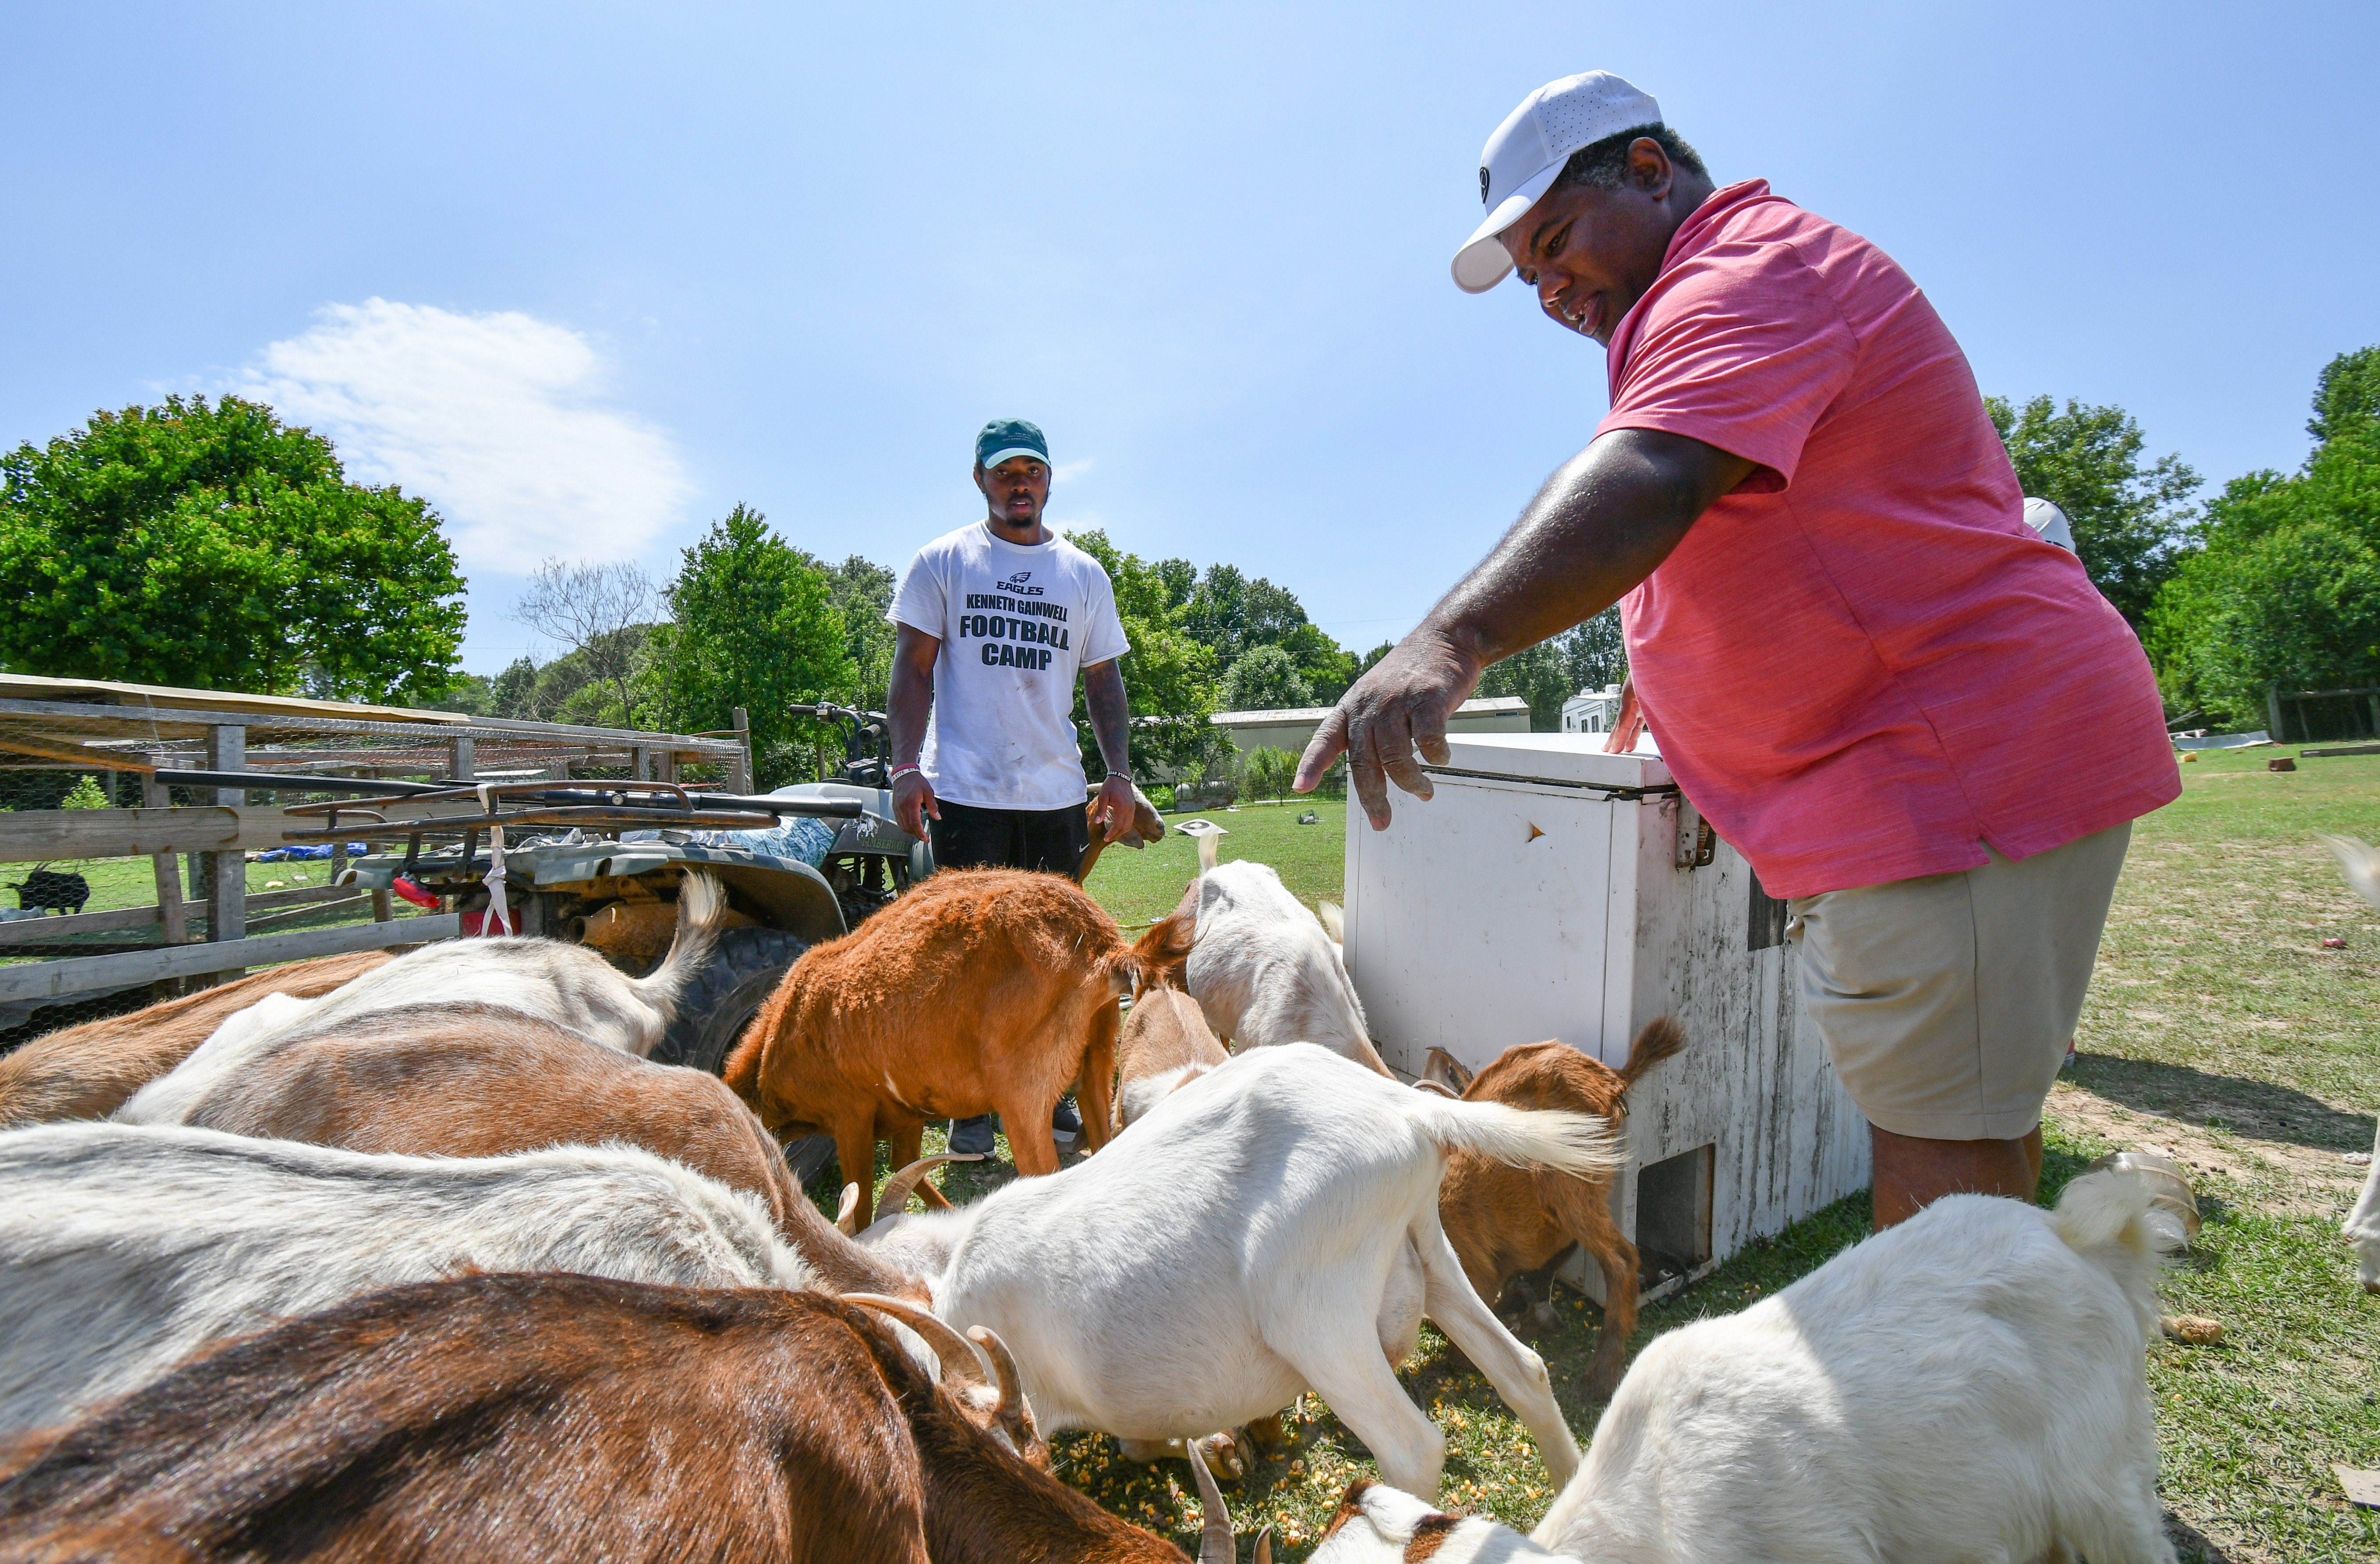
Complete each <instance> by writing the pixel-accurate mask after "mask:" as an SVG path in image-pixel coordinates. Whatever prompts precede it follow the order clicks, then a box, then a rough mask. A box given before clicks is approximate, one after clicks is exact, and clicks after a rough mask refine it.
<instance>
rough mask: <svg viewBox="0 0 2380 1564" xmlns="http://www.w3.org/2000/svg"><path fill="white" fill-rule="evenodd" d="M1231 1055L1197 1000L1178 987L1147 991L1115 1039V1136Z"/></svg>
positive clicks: (1143, 990)
mask: <svg viewBox="0 0 2380 1564" xmlns="http://www.w3.org/2000/svg"><path fill="white" fill-rule="evenodd" d="M1231 1057H1232V1056H1231V1055H1230V1054H1228V1053H1226V1052H1224V1051H1223V1045H1222V1043H1221V1042H1220V1041H1219V1040H1217V1038H1216V1037H1215V1032H1214V1028H1212V1027H1210V1026H1208V1024H1207V1015H1206V1012H1204V1011H1201V1010H1200V1009H1199V1008H1198V1001H1197V1000H1194V999H1192V998H1191V997H1190V996H1189V995H1187V994H1185V993H1184V992H1183V991H1182V990H1181V989H1179V988H1163V987H1159V988H1144V989H1142V990H1141V991H1140V997H1139V998H1138V999H1135V1000H1133V1001H1132V1011H1131V1012H1130V1013H1129V1014H1127V1015H1126V1016H1125V1017H1124V1018H1123V1035H1122V1036H1121V1037H1118V1038H1117V1039H1116V1094H1115V1113H1114V1126H1115V1130H1116V1133H1117V1134H1123V1130H1124V1128H1125V1126H1127V1125H1129V1124H1130V1123H1132V1122H1133V1121H1135V1120H1136V1119H1138V1118H1139V1117H1140V1116H1141V1115H1142V1114H1144V1113H1147V1111H1148V1110H1149V1109H1152V1108H1155V1107H1156V1106H1157V1105H1158V1104H1159V1103H1160V1102H1161V1101H1163V1100H1164V1098H1165V1097H1166V1095H1167V1094H1168V1093H1170V1092H1172V1091H1173V1090H1174V1089H1175V1088H1177V1087H1180V1086H1184V1085H1188V1084H1189V1083H1190V1082H1192V1081H1195V1080H1196V1079H1197V1078H1198V1077H1199V1076H1201V1075H1203V1074H1205V1073H1207V1072H1208V1071H1209V1070H1212V1069H1214V1068H1215V1067H1216V1066H1217V1065H1220V1064H1221V1063H1223V1062H1224V1061H1227V1060H1229V1059H1230V1058H1231Z"/></svg>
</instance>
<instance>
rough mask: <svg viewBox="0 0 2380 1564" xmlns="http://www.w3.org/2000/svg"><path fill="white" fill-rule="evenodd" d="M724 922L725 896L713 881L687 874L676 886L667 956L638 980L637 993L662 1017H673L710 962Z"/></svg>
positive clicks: (714, 879) (700, 875)
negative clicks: (672, 932) (682, 996)
mask: <svg viewBox="0 0 2380 1564" xmlns="http://www.w3.org/2000/svg"><path fill="white" fill-rule="evenodd" d="M726 918H727V892H726V891H724V890H722V888H721V886H720V883H719V881H718V879H716V878H714V877H713V876H710V875H707V874H689V875H687V876H686V877H685V878H684V879H680V880H679V881H678V882H677V933H676V935H675V936H674V938H672V939H671V940H670V948H669V954H668V956H667V957H665V958H664V959H663V960H662V964H661V965H659V966H657V967H655V968H654V969H653V973H652V976H650V977H642V978H638V979H637V996H638V997H639V998H641V999H642V1000H645V1002H646V1003H648V1004H650V1005H651V1006H652V1007H653V1008H654V1009H656V1010H659V1011H661V1012H662V1013H663V1014H665V1015H669V1016H673V1017H674V1016H675V1014H676V1013H677V1000H678V996H679V995H680V994H682V993H684V992H685V991H686V984H687V983H688V982H690V981H692V980H693V977H694V975H695V974H696V973H698V972H700V971H701V970H702V967H703V964H704V963H705V962H708V961H709V960H710V952H711V949H712V947H714V946H716V945H717V944H718V943H719V929H720V926H721V925H722V923H724V922H725V921H726Z"/></svg>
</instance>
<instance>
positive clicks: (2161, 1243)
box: [2049, 1168, 2185, 1332]
mask: <svg viewBox="0 0 2380 1564" xmlns="http://www.w3.org/2000/svg"><path fill="white" fill-rule="evenodd" d="M2151 1194H2152V1191H2151V1190H2150V1188H2149V1183H2148V1181H2147V1180H2146V1179H2144V1178H2143V1177H2142V1176H2141V1175H2140V1174H2138V1173H2134V1172H2130V1171H2127V1170H2123V1169H2120V1168H2104V1169H2101V1170H2099V1171H2097V1172H2095V1173H2085V1174H2083V1176H2082V1177H2081V1178H2078V1179H2076V1180H2075V1181H2074V1182H2072V1183H2070V1184H2068V1185H2067V1186H2066V1189H2065V1192H2064V1193H2063V1194H2059V1195H2058V1208H2057V1209H2056V1210H2055V1211H2053V1212H2051V1213H2050V1217H2049V1225H2050V1227H2051V1229H2052V1231H2055V1232H2056V1233H2057V1234H2058V1237H2059V1238H2060V1239H2062V1240H2064V1241H2065V1243H2066V1246H2067V1247H2068V1248H2069V1249H2071V1250H2073V1251H2074V1252H2075V1253H2076V1254H2077V1255H2082V1256H2083V1258H2084V1259H2085V1260H2088V1261H2090V1262H2091V1263H2092V1264H2093V1265H2095V1266H2097V1267H2099V1268H2100V1269H2101V1270H2104V1271H2106V1272H2107V1275H2108V1277H2109V1278H2110V1279H2113V1280H2114V1282H2115V1283H2116V1285H2117V1286H2118V1287H2119V1288H2120V1289H2121V1290H2122V1291H2123V1294H2124V1300H2125V1302H2127V1303H2131V1305H2132V1309H2133V1312H2134V1313H2136V1314H2137V1315H2140V1319H2141V1328H2142V1330H2143V1332H2154V1331H2155V1328H2156V1272H2157V1261H2158V1259H2159V1258H2160V1257H2161V1256H2163V1255H2168V1254H2170V1253H2172V1252H2174V1251H2175V1250H2178V1249H2180V1248H2181V1247H2182V1245H2183V1243H2184V1242H2185V1240H2184V1237H2183V1234H2182V1231H2181V1226H2180V1223H2179V1222H2177V1221H2172V1220H2159V1219H2158V1214H2157V1212H2156V1210H2155V1206H2153V1205H2152V1204H2151V1202H2150V1195H2151Z"/></svg>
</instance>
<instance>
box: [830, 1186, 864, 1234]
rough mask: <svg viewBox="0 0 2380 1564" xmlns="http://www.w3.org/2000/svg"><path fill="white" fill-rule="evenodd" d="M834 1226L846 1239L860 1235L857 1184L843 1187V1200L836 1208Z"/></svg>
mask: <svg viewBox="0 0 2380 1564" xmlns="http://www.w3.org/2000/svg"><path fill="white" fill-rule="evenodd" d="M834 1225H835V1229H836V1231H839V1232H841V1233H842V1234H843V1235H844V1237H845V1238H856V1237H857V1236H858V1235H859V1186H858V1185H857V1184H856V1183H851V1184H845V1185H844V1186H843V1199H842V1200H841V1201H840V1202H839V1203H837V1205H836V1206H835V1211H834Z"/></svg>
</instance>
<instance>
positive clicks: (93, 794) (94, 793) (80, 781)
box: [58, 772, 108, 809]
mask: <svg viewBox="0 0 2380 1564" xmlns="http://www.w3.org/2000/svg"><path fill="white" fill-rule="evenodd" d="M58 807H59V808H61V809H104V808H106V807H108V802H107V794H105V793H103V792H102V791H101V789H100V785H99V779H98V778H97V777H94V776H92V775H91V774H90V773H89V772H85V773H84V774H83V775H81V776H79V777H77V778H75V784H74V786H72V787H70V788H68V789H67V795H66V796H65V797H64V798H61V799H59V800H58Z"/></svg>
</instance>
